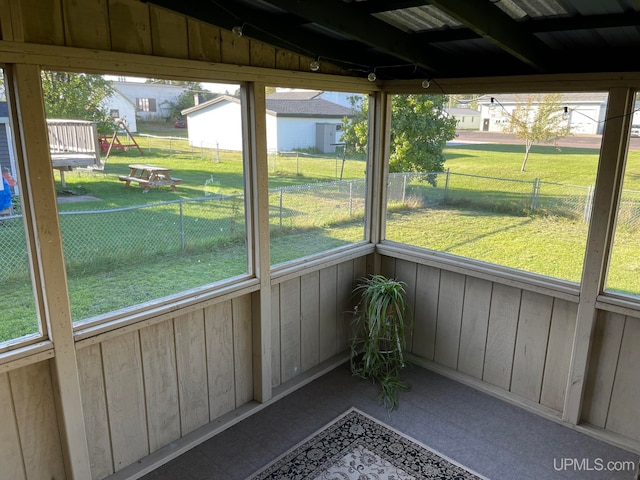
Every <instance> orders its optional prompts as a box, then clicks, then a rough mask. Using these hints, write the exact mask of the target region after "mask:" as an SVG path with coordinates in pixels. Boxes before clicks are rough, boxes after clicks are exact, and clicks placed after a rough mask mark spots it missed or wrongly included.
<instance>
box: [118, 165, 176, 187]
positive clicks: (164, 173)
mask: <svg viewBox="0 0 640 480" xmlns="http://www.w3.org/2000/svg"><path fill="white" fill-rule="evenodd" d="M129 169H130V171H129V175H119V176H118V179H119V180H120V181H122V182H125V183H124V186H125V187H128V186H129V185H130V184H131V183H132V182H133V183H137V184H138V185H140V186H141V187H142V188H143V190H142V192H143V193H147V192H148V191H149V190H150V189H151V187H163V186H169V187H171V189H172V190H174V191H175V189H176V185H179V184H181V183H182V180H181V179H179V178H175V177H172V176H171V169H170V168H166V167H159V166H157V165H146V164H137V163H136V164H133V165H129Z"/></svg>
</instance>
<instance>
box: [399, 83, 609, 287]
mask: <svg viewBox="0 0 640 480" xmlns="http://www.w3.org/2000/svg"><path fill="white" fill-rule="evenodd" d="M467 98H468V100H473V101H474V102H477V104H478V106H479V107H478V109H479V115H480V118H481V121H480V123H481V124H484V128H483V130H488V131H487V132H470V131H465V130H458V131H454V129H455V121H452V120H450V119H448V118H447V117H446V116H445V115H443V110H444V108H445V106H446V105H447V104H448V100H447V98H446V97H445V96H437V95H432V96H428V95H397V96H394V97H393V100H392V102H393V103H392V109H393V113H392V139H391V146H390V148H391V152H390V173H389V181H388V199H387V200H388V201H387V216H386V219H387V225H386V238H387V239H388V240H392V241H395V242H402V243H406V244H411V245H415V246H418V247H424V248H426V249H430V250H435V251H439V252H446V253H449V254H452V255H456V256H459V257H466V258H470V259H474V260H479V261H482V262H488V263H491V264H497V265H502V266H505V267H511V268H515V269H519V270H523V271H526V272H530V273H535V274H540V275H543V276H548V277H554V278H557V279H561V280H568V281H571V282H579V281H580V278H581V270H582V263H583V258H584V251H585V247H586V238H587V230H588V226H589V223H588V222H589V219H590V211H591V210H590V207H591V204H590V202H591V200H592V192H593V185H594V183H595V175H596V168H597V163H598V156H599V148H600V135H601V134H602V128H603V125H602V123H600V122H599V121H598V119H599V118H601V116H600V113H601V112H600V109H603V108H606V100H607V96H606V94H603V93H580V94H578V95H574V94H561V93H557V94H517V95H509V94H500V95H495V96H494V97H491V96H488V95H468V96H467ZM585 105H587V106H588V107H589V108H590V109H591V111H590V113H591V114H590V115H588V116H585V114H583V113H576V112H575V111H574V108H577V107H580V108H581V109H584V108H585ZM564 106H567V107H568V109H567V115H565V114H564V108H563V107H564ZM578 122H580V123H581V124H584V125H586V126H588V129H589V133H590V135H589V137H588V138H589V139H590V143H583V144H578V143H574V142H573V141H572V140H573V137H572V136H571V134H570V133H571V131H572V128H573V125H575V124H576V123H578ZM541 125H545V126H546V128H547V129H550V128H551V129H552V130H553V131H555V132H556V134H557V135H559V138H558V140H557V141H556V142H555V144H553V143H552V144H543V143H540V142H537V141H534V142H533V146H532V147H531V150H530V151H529V152H528V153H527V152H526V149H525V142H524V140H523V139H521V138H522V137H524V136H529V137H530V138H534V137H532V136H531V135H532V133H531V132H532V131H534V132H535V131H536V129H533V128H532V127H534V126H541ZM584 125H583V126H582V127H581V128H585V126H584Z"/></svg>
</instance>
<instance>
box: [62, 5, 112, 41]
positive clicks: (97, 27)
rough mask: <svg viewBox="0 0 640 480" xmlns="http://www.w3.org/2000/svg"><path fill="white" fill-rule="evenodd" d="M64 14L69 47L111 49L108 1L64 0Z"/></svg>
mask: <svg viewBox="0 0 640 480" xmlns="http://www.w3.org/2000/svg"><path fill="white" fill-rule="evenodd" d="M62 13H63V17H64V33H65V39H66V45H67V46H69V47H79V48H96V49H100V50H110V49H111V37H110V28H109V10H108V0H82V1H78V0H62ZM87 19H91V20H90V21H87ZM115 33H116V34H118V33H119V32H118V31H116V32H115Z"/></svg>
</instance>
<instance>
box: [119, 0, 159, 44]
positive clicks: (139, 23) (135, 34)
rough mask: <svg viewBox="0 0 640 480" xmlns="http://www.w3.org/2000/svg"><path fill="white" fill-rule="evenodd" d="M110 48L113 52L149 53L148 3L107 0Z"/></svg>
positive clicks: (149, 22)
mask: <svg viewBox="0 0 640 480" xmlns="http://www.w3.org/2000/svg"><path fill="white" fill-rule="evenodd" d="M109 28H110V30H111V36H110V38H111V48H112V49H113V50H114V51H115V52H124V53H138V54H141V55H151V54H152V52H153V46H152V42H151V17H150V15H149V5H148V4H146V3H142V2H140V1H134V0H109Z"/></svg>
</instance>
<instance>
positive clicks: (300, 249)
mask: <svg viewBox="0 0 640 480" xmlns="http://www.w3.org/2000/svg"><path fill="white" fill-rule="evenodd" d="M270 90H272V89H269V90H268V91H270ZM352 101H353V102H354V103H353V104H352ZM367 109H368V97H367V96H366V95H357V94H353V93H341V92H319V91H309V90H285V89H277V88H276V89H275V91H274V93H272V94H270V95H267V122H266V123H267V147H268V151H269V155H268V158H269V207H270V239H271V252H270V254H271V263H272V264H281V263H283V262H288V261H291V260H295V259H298V258H301V257H306V256H309V255H314V254H318V253H321V252H325V251H327V250H331V249H334V248H338V247H341V246H345V245H349V244H353V243H355V242H359V241H363V240H364V239H365V230H364V215H365V196H366V186H367V185H366V184H367V182H366V170H367V161H366V160H367V135H366V132H367ZM336 125H339V126H340V128H336Z"/></svg>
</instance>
